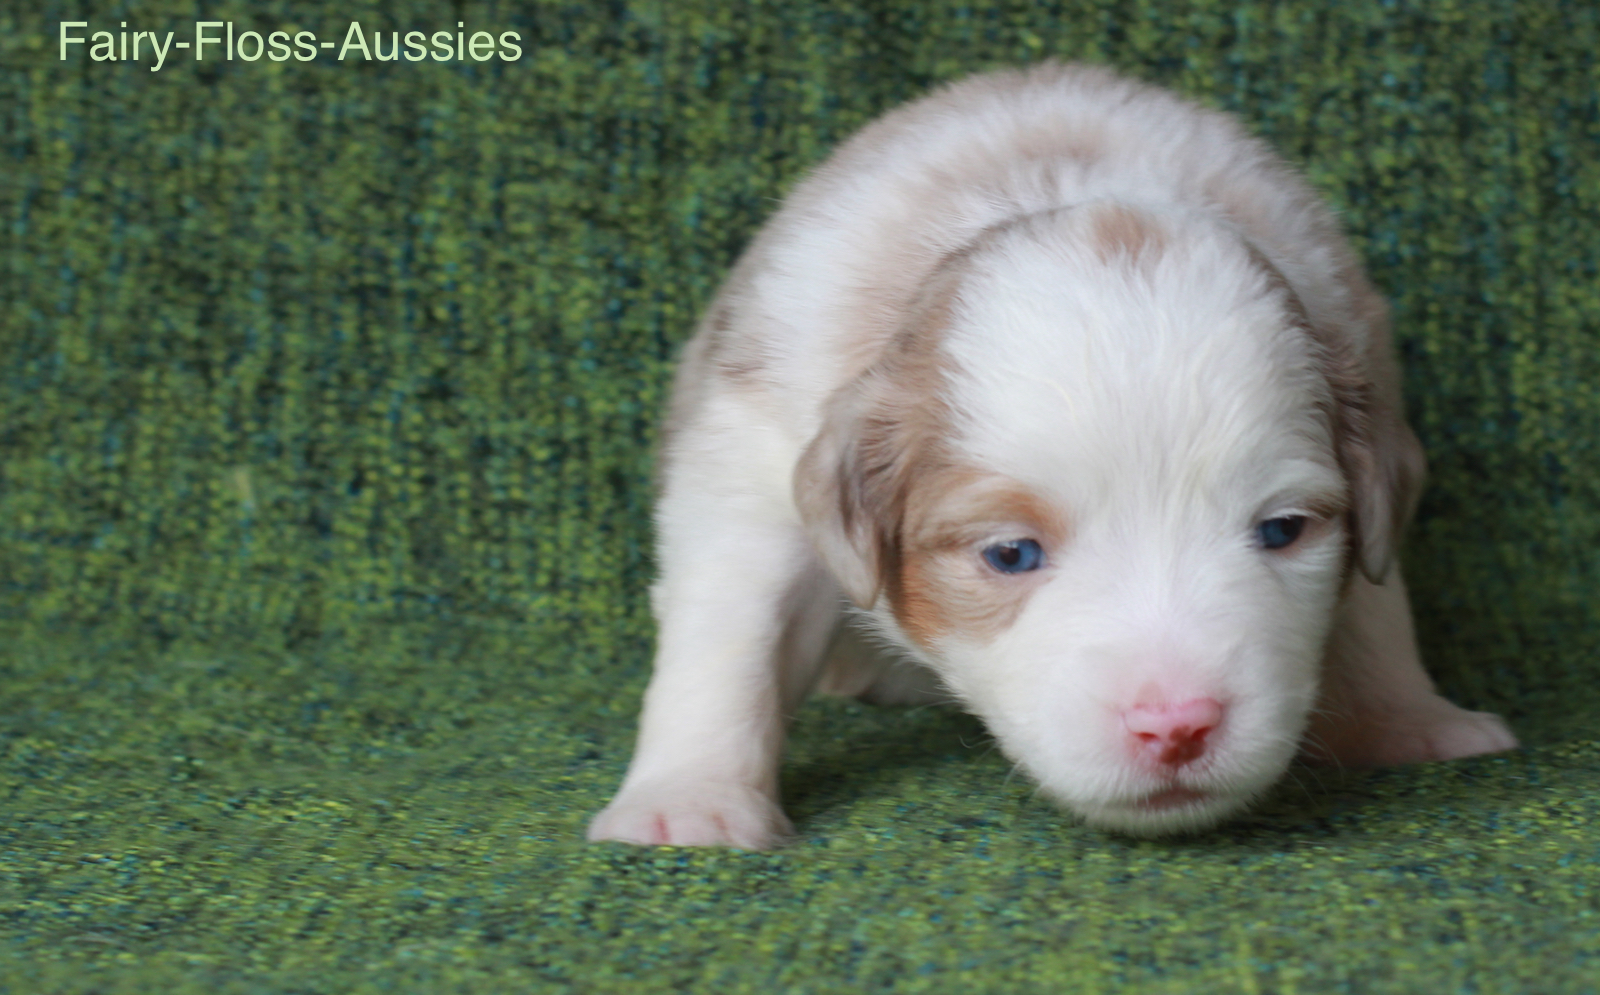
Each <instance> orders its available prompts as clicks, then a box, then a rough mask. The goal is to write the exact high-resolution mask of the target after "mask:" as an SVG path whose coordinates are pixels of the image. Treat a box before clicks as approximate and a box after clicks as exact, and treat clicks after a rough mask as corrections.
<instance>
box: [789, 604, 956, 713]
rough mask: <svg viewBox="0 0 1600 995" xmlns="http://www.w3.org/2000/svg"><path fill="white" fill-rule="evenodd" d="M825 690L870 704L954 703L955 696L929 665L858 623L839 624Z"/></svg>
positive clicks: (826, 670) (825, 663)
mask: <svg viewBox="0 0 1600 995" xmlns="http://www.w3.org/2000/svg"><path fill="white" fill-rule="evenodd" d="M817 690H818V691H819V692H821V693H822V694H831V695H835V696H837V697H840V698H859V699H861V700H862V701H864V702H866V703H868V704H869V705H938V704H951V703H952V702H953V701H954V700H955V698H954V696H953V695H951V694H950V693H949V692H948V691H946V690H944V688H943V687H942V686H941V685H940V684H939V678H938V677H937V676H936V675H935V674H934V672H933V671H931V670H929V669H928V668H927V667H924V666H922V665H921V664H919V663H916V662H915V661H913V660H907V659H904V658H903V657H901V656H899V655H897V654H895V653H893V651H891V650H888V649H885V648H882V647H879V646H876V645H874V644H873V642H872V640H871V638H870V637H869V636H867V635H866V634H865V633H864V632H862V630H861V626H860V625H859V624H858V623H853V622H851V621H848V620H846V621H845V623H844V624H843V625H841V626H839V631H838V633H837V634H836V635H835V636H834V640H833V643H832V644H831V645H830V646H829V647H828V651H827V653H826V655H825V656H824V659H823V664H822V680H821V681H820V683H818V685H817Z"/></svg>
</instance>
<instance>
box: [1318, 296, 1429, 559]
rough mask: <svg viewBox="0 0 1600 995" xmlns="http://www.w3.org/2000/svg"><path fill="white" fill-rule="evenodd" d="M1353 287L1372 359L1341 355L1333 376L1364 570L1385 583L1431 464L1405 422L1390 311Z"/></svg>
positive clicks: (1358, 550)
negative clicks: (1393, 345)
mask: <svg viewBox="0 0 1600 995" xmlns="http://www.w3.org/2000/svg"><path fill="white" fill-rule="evenodd" d="M1363 282H1364V281H1363ZM1353 289H1354V290H1355V291H1356V293H1355V297H1356V307H1357V312H1358V320H1360V321H1361V322H1362V323H1364V324H1365V325H1366V326H1367V339H1366V345H1367V351H1366V355H1365V356H1364V357H1360V358H1359V359H1357V358H1356V357H1355V356H1354V355H1353V352H1352V351H1349V350H1347V351H1346V356H1345V357H1335V359H1334V362H1335V365H1336V366H1337V367H1339V369H1337V370H1336V371H1334V373H1333V375H1332V376H1330V378H1329V379H1330V381H1331V382H1332V383H1333V388H1334V396H1335V397H1336V399H1337V403H1338V405H1339V418H1338V421H1339V442H1338V450H1339V453H1338V455H1339V462H1340V464H1341V465H1343V467H1344V471H1345V475H1346V477H1347V478H1348V479H1349V481H1350V530H1351V536H1352V543H1353V547H1354V551H1355V559H1356V565H1357V566H1359V567H1360V568H1361V572H1362V574H1363V575H1365V576H1366V578H1367V579H1368V580H1370V581H1372V583H1374V584H1381V583H1383V579H1384V578H1385V577H1387V576H1388V575H1389V569H1390V567H1391V566H1392V565H1393V564H1394V558H1395V554H1396V552H1397V551H1398V550H1399V546H1400V540H1401V538H1402V537H1403V535H1404V533H1405V528H1406V525H1407V524H1408V523H1409V522H1410V521H1411V514H1412V512H1414V511H1415V510H1416V507H1417V499H1418V498H1419V497H1420V496H1421V494H1422V482H1423V479H1424V478H1425V477H1426V476H1427V459H1426V457H1425V456H1424V455H1423V451H1422V443H1420V442H1418V441H1417V436H1416V434H1415V433H1414V432H1412V431H1411V427H1410V426H1409V425H1407V424H1406V421H1405V414H1404V410H1403V407H1402V401H1401V398H1400V369H1399V364H1398V363H1397V362H1396V360H1395V357H1394V354H1393V351H1392V347H1391V346H1390V340H1389V316H1388V308H1387V307H1386V306H1385V305H1384V303H1383V300H1382V298H1380V297H1378V295H1377V293H1376V291H1373V290H1372V289H1371V288H1370V287H1365V286H1358V287H1355V288H1353ZM1341 360H1343V361H1341Z"/></svg>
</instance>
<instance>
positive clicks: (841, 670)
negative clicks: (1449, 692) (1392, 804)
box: [589, 65, 1516, 849]
mask: <svg viewBox="0 0 1600 995" xmlns="http://www.w3.org/2000/svg"><path fill="white" fill-rule="evenodd" d="M661 459H662V464H661V468H660V469H661V493H660V500H659V503H658V505H657V510H656V528H657V538H658V551H659V564H660V578H659V580H658V582H657V583H656V584H655V586H654V587H653V589H652V591H651V595H652V604H653V607H654V610H655V615H656V619H657V621H658V624H659V646H658V650H657V654H656V658H655V670H654V676H653V677H652V679H651V681H650V686H649V690H648V692H647V693H646V695H645V701H644V712H643V715H642V716H641V719H640V727H639V737H638V744H637V749H636V753H635V755H634V758H633V762H632V765H631V766H630V767H629V769H628V773H627V778H626V780H625V781H624V782H623V784H622V787H621V789H620V790H619V791H618V792H617V795H616V797H615V798H614V799H613V800H612V802H611V804H610V805H609V806H608V807H607V808H606V809H605V810H604V811H602V812H601V813H600V814H599V815H598V816H597V817H596V818H595V819H594V821H593V823H592V824H591V826H590V829H589V836H590V838H591V839H596V840H606V839H615V840H626V841H629V842H633V843H645V844H674V845H727V846H737V847H747V848H754V849H760V848H766V847H772V846H775V845H777V844H779V843H781V842H782V841H783V839H784V838H785V836H786V835H787V834H789V833H790V832H791V828H790V824H789V821H788V820H787V818H786V817H785V816H784V814H783V810H782V808H781V806H780V803H779V798H778V765H779V760H780V756H781V753H782V748H783V740H784V735H785V725H786V721H787V719H788V716H789V715H790V714H791V713H792V712H793V711H794V709H795V708H796V706H797V705H798V704H799V702H800V701H801V700H802V699H803V698H804V697H805V696H806V695H807V694H808V693H809V692H811V691H812V690H813V689H816V688H819V687H820V688H821V689H822V690H824V691H830V692H833V693H839V694H854V695H859V696H861V697H864V698H866V699H868V700H873V701H879V702H920V701H933V700H952V701H954V702H957V703H959V704H960V705H961V706H962V707H965V708H967V709H969V710H971V711H972V712H974V713H975V714H977V715H978V716H980V717H981V718H982V719H983V721H984V722H985V723H986V724H987V725H988V727H989V729H990V730H991V731H992V732H993V733H994V736H995V738H996V739H997V741H998V743H999V745H1000V747H1001V749H1002V750H1003V751H1004V752H1005V754H1006V756H1008V757H1009V758H1010V759H1011V760H1013V761H1014V762H1015V763H1016V764H1017V765H1018V766H1019V767H1020V768H1021V769H1023V770H1025V771H1026V772H1027V773H1028V774H1029V775H1031V776H1032V777H1033V778H1034V779H1036V780H1037V781H1038V783H1039V785H1040V787H1041V789H1042V790H1043V792H1044V793H1045V794H1046V795H1047V796H1049V797H1050V798H1052V799H1054V800H1055V801H1057V802H1058V803H1060V804H1061V805H1062V806H1064V807H1065V808H1067V809H1069V810H1070V811H1072V812H1074V813H1077V814H1078V815H1079V816H1081V817H1082V818H1083V819H1085V820H1086V821H1088V822H1089V823H1090V824H1092V825H1095V826H1100V827H1106V828H1110V829H1116V830H1121V831H1124V832H1129V833H1135V834H1140V835H1153V834H1160V833H1167V832H1174V831H1183V830H1195V829H1201V828H1204V827H1207V826H1211V825H1214V824H1216V823H1218V822H1219V821H1221V820H1223V819H1225V818H1227V817H1228V816H1230V815H1232V814H1234V813H1237V812H1239V811H1240V810H1241V809H1243V808H1244V807H1245V806H1247V805H1248V804H1249V803H1250V802H1251V800H1252V799H1255V798H1257V797H1258V796H1260V795H1261V794H1262V793H1263V792H1264V791H1266V790H1267V789H1268V788H1269V787H1270V786H1271V785H1272V784H1273V783H1274V782H1275V781H1276V780H1277V779H1278V778H1279V777H1280V776H1281V775H1282V774H1283V773H1284V771H1285V769H1286V768H1287V766H1288V764H1289V762H1290V760H1291V759H1292V758H1293V757H1294V756H1295V754H1296V753H1297V751H1304V752H1306V753H1307V754H1308V755H1309V756H1311V757H1312V758H1314V759H1321V760H1324V761H1330V762H1337V763H1342V764H1347V765H1365V764H1389V763H1405V762H1410V761H1419V760H1437V759H1446V758H1451V757H1460V756H1466V755H1469V754H1475V753H1485V752H1492V751H1497V750H1505V749H1509V748H1511V747H1513V746H1515V745H1516V741H1515V739H1514V738H1513V737H1512V735H1511V733H1510V732H1509V731H1508V729H1507V728H1506V726H1505V724H1504V723H1503V722H1502V721H1501V720H1500V719H1499V718H1497V717H1495V716H1493V715H1488V714H1485V713H1480V712H1468V711H1464V710H1462V709H1460V708H1458V707H1456V706H1455V705H1452V704H1450V703H1449V702H1447V701H1445V700H1444V699H1443V698H1441V697H1439V696H1438V695H1437V694H1436V693H1435V691H1434V688H1433V685H1432V683H1431V682H1430V680H1429V679H1428V676H1427V674H1426V673H1425V672H1424V670H1423V668H1422V664H1421V662H1420V661H1419V659H1418V655H1417V646H1416V640H1415V637H1414V635H1413V632H1412V623H1411V615H1410V607H1409V605H1408V603H1407V597H1406V588H1405V584H1404V582H1403V581H1402V580H1401V576H1400V568H1399V565H1398V563H1397V562H1396V558H1395V548H1396V545H1397V543H1398V542H1399V539H1400V536H1401V533H1402V531H1403V529H1404V528H1405V525H1406V522H1407V519H1408V518H1409V516H1410V515H1411V512H1412V508H1413V506H1414V504H1415V502H1416V498H1417V494H1418V491H1419V489H1420V487H1421V485H1422V479H1423V457H1422V451H1421V447H1420V446H1419V444H1418V443H1417V440H1416V437H1415V436H1414V435H1413V434H1412V432H1411V430H1410V429H1409V428H1408V427H1407V425H1406V423H1405V421H1404V419H1403V415H1402V406H1401V399H1400V391H1399V374H1398V370H1397V368H1396V362H1395V359H1394V356H1393V355H1392V352H1391V345H1390V339H1389V329H1388V324H1387V318H1386V309H1385V306H1384V303H1383V302H1382V300H1380V298H1379V297H1378V295H1377V294H1376V293H1375V292H1374V290H1373V288H1372V286H1371V284H1370V283H1369V282H1368V281H1367V278H1366V277H1365V276H1364V275H1363V273H1362V269H1361V266H1360V263H1359V262H1358V261H1357V259H1356V257H1355V255H1354V254H1353V253H1352V251H1351V249H1350V248H1349V246H1348V245H1347V244H1346V242H1345V240H1344V238H1343V237H1342V235H1341V233H1340V230H1339V225H1338V223H1337V221H1336V219H1335V217H1334V215H1333V214H1332V213H1331V212H1330V211H1329V209H1328V208H1327V207H1325V206H1324V205H1323V204H1322V203H1321V201H1320V200H1319V199H1318V197H1317V196H1316V194H1315V193H1314V192H1313V191H1312V190H1311V188H1310V187H1309V186H1308V185H1307V183H1306V182H1305V181H1304V180H1303V179H1302V178H1301V177H1300V176H1298V175H1296V173H1295V172H1293V171H1292V170H1291V169H1290V168H1289V167H1288V166H1286V165H1285V164H1284V162H1283V161H1282V160H1281V159H1279V158H1278V157H1277V156H1276V155H1274V154H1273V153H1272V151H1271V150H1269V149H1268V147H1267V146H1266V145H1265V144H1263V143H1262V142H1260V141H1258V140H1257V139H1255V138H1253V137H1251V136H1250V135H1249V134H1247V133H1246V132H1245V130H1244V129H1243V128H1242V127H1241V126H1240V125H1239V124H1238V123H1237V122H1236V121H1234V120H1233V119H1232V118H1230V117H1228V116H1226V115H1224V114H1221V113H1218V112H1216V111H1212V110H1207V109H1205V108H1203V107H1200V106H1198V105H1196V104H1194V103H1192V102H1190V101H1188V100H1184V99H1181V98H1179V97H1177V96H1174V95H1173V94H1171V93H1168V92H1165V91H1163V90H1160V89H1156V88H1154V87H1151V86H1147V85H1143V84H1141V83H1138V82H1134V81H1132V80H1128V79H1125V78H1122V77H1119V76H1117V75H1114V74H1113V73H1111V72H1109V71H1106V70H1104V69H1100V68H1092V67H1084V66H1063V65H1044V66H1039V67H1036V68H1033V69H1030V70H1027V71H1022V72H999V73H993V74H989V75H983V76H978V77H975V78H971V79H968V80H965V81H964V82H960V83H957V84H955V85H953V86H949V87H946V88H944V89H942V90H939V91H938V92H936V93H934V94H933V95H931V96H928V97H926V98H924V99H922V100H919V101H917V102H915V103H912V104H910V105H908V106H906V107H903V108H901V109H899V110H896V111H894V112H893V113H891V114H888V115H886V116H885V117H883V118H881V119H879V120H878V121H876V122H875V123H873V124H872V125H870V126H868V127H867V128H865V129H863V130H862V131H861V132H860V133H859V134H857V135H856V136H855V137H854V138H852V139H851V140H850V141H849V142H847V143H846V144H845V145H844V146H843V147H841V148H840V149H839V150H838V151H837V152H835V153H834V155H833V156H832V157H831V158H830V159H829V160H828V161H827V162H826V163H824V164H823V165H822V166H821V167H820V168H819V169H817V170H816V172H815V173H814V174H813V175H811V176H810V177H809V178H808V179H807V180H805V182H803V183H801V184H800V185H799V186H798V187H797V188H796V189H795V191H794V193H793V194H792V195H791V196H790V197H789V198H788V200H787V202H786V203H785V204H784V205H783V207H782V209H781V210H779V211H778V213H777V214H776V215H775V216H774V217H773V218H772V220H771V221H770V222H769V223H768V224H767V225H766V227H765V228H764V229H763V230H762V231H761V232H760V234H759V235H758V236H757V237H756V239H755V241H754V242H753V243H752V244H751V246H750V247H749V249H748V251H747V252H745V254H744V256H743V258H742V259H741V260H740V261H739V263H738V265H737V266H736V267H735V268H734V270H733V273H732V275H731V276H730V278H729V279H728V282H727V284H726V286H724V287H723V289H722V291H721V293H720V294H719V295H718V296H717V298H716V299H715V301H714V302H713V303H712V305H711V307H710V310H709V311H708V312H707V314H706V315H705V318H704V320H703V321H702V322H701V325H700V327H699V330H698V332H697V333H696V334H695V336H694V338H693V340H692V341H691V342H690V343H689V345H688V347H687V350H686V352H685V354H684V357H683V360H682V363H681V366H680V367H679V370H678V375H677V381H676V384H675V387H674V396H673V401H672V408H671V411H670V414H669V418H668V423H667V426H666V431H665V441H664V446H663V449H662V454H661Z"/></svg>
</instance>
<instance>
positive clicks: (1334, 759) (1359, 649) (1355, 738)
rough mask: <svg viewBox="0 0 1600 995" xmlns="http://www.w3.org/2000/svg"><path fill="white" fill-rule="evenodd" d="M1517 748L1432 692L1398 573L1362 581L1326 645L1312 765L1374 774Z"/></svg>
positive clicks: (1506, 733)
mask: <svg viewBox="0 0 1600 995" xmlns="http://www.w3.org/2000/svg"><path fill="white" fill-rule="evenodd" d="M1516 746H1517V738H1516V737H1515V736H1514V735H1512V733H1511V730H1510V729H1509V728H1507V726H1506V724H1505V721H1504V720H1503V719H1501V718H1500V717H1499V716H1498V715H1493V714H1491V713H1489V712H1469V711H1467V710H1466V709H1464V708H1461V707H1459V706H1457V705H1454V704H1451V703H1450V702H1449V701H1446V700H1445V699H1444V698H1442V697H1440V696H1439V693H1438V692H1437V691H1435V690H1434V687H1433V681H1432V680H1430V679H1429V677H1428V674H1427V672H1426V671H1425V670H1423V668H1422V660H1421V659H1420V657H1419V656H1418V653H1417V639H1416V634H1415V630H1414V629H1413V627H1412V621H1411V604H1410V601H1409V599H1408V597H1407V595H1406V586H1405V581H1404V580H1403V579H1402V578H1401V576H1400V567H1399V565H1398V564H1396V565H1395V566H1394V567H1392V568H1391V570H1390V573H1389V576H1388V578H1387V579H1386V580H1385V581H1384V583H1383V584H1381V585H1377V584H1373V583H1371V582H1370V581H1368V580H1367V579H1366V578H1365V577H1364V576H1362V575H1360V574H1359V573H1357V574H1356V575H1355V577H1354V578H1353V579H1352V582H1351V587H1350V590H1349V591H1347V592H1346V595H1345V599H1344V601H1343V603H1342V604H1341V606H1340V609H1339V615H1338V617H1337V618H1336V620H1335V622H1334V629H1333V632H1332V635H1331V636H1330V638H1329V643H1328V653H1327V657H1326V661H1325V671H1324V677H1323V688H1322V696H1321V700H1320V701H1319V702H1318V707H1317V711H1316V712H1315V713H1314V714H1313V715H1312V719H1311V725H1310V728H1309V730H1308V731H1307V734H1306V746H1305V754H1306V757H1307V759H1310V760H1314V761H1320V762H1323V763H1333V764H1341V765H1344V766H1348V767H1377V766H1387V765H1390V764H1407V763H1418V762H1421V761H1427V760H1452V759H1455V758H1456V757H1470V756H1476V755H1477V754H1480V753H1498V752H1500V751H1502V750H1510V749H1514V748H1516Z"/></svg>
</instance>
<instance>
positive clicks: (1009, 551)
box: [983, 539, 1044, 574]
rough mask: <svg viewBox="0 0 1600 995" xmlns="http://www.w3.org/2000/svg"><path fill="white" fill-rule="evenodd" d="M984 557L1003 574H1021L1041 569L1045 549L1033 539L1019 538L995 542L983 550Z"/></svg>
mask: <svg viewBox="0 0 1600 995" xmlns="http://www.w3.org/2000/svg"><path fill="white" fill-rule="evenodd" d="M983 558H984V560H985V562H987V563H988V564H989V565H990V566H991V567H994V568H995V569H996V570H998V571H1000V572H1001V573H1003V574H1020V573H1026V572H1027V571H1029V570H1037V569H1039V567H1040V566H1042V565H1043V564H1044V550H1043V549H1041V548H1039V544H1038V543H1036V542H1034V541H1033V540H1032V539H1017V540H1015V541H1013V542H997V543H995V544H994V545H993V546H990V547H989V548H988V549H986V550H984V551H983Z"/></svg>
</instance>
